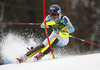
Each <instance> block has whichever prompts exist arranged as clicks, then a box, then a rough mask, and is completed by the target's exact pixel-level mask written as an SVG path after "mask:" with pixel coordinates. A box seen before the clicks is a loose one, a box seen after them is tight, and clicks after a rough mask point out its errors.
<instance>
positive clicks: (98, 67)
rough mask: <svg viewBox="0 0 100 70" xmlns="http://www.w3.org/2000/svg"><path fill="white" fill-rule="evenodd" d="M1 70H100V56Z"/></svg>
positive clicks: (77, 57)
mask: <svg viewBox="0 0 100 70" xmlns="http://www.w3.org/2000/svg"><path fill="white" fill-rule="evenodd" d="M0 70H100V54H91V55H80V56H73V57H69V58H68V57H63V58H57V59H52V60H51V59H49V60H43V61H42V60H41V61H38V62H26V63H20V64H8V65H2V66H0Z"/></svg>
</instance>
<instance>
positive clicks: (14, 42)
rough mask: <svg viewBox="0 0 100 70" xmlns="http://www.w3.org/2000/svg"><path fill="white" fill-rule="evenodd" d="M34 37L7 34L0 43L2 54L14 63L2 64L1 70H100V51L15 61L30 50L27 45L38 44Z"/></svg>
mask: <svg viewBox="0 0 100 70" xmlns="http://www.w3.org/2000/svg"><path fill="white" fill-rule="evenodd" d="M33 39H34V38H31V39H29V41H27V40H25V39H24V38H23V37H22V36H20V35H17V34H13V33H9V34H8V35H7V36H5V37H4V38H3V40H2V42H1V43H0V47H2V56H3V58H4V60H8V61H10V62H12V64H6V65H1V66H0V70H100V53H98V54H88V55H77V56H59V57H58V55H57V56H56V55H55V56H56V57H58V58H56V59H52V56H51V54H48V55H46V56H44V57H43V58H42V59H41V60H40V61H38V62H32V58H31V59H29V60H27V61H26V62H24V63H20V64H16V63H14V62H15V59H16V58H17V57H20V56H21V55H23V54H24V53H26V52H27V51H28V50H27V49H26V47H27V46H31V45H32V46H36V45H37V44H36V42H35V41H34V40H33Z"/></svg>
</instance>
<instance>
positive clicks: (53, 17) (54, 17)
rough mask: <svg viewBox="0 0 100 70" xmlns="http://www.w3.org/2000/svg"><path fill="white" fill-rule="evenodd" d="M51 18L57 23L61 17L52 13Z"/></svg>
mask: <svg viewBox="0 0 100 70" xmlns="http://www.w3.org/2000/svg"><path fill="white" fill-rule="evenodd" d="M50 16H51V18H52V19H53V20H54V21H56V20H57V19H58V18H59V15H58V14H57V13H50Z"/></svg>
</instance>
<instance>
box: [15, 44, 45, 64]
mask: <svg viewBox="0 0 100 70" xmlns="http://www.w3.org/2000/svg"><path fill="white" fill-rule="evenodd" d="M44 47H45V46H44V45H43V44H42V45H39V46H37V47H35V48H34V49H31V50H29V51H28V52H27V53H26V54H24V55H23V56H21V57H20V58H16V59H17V60H16V62H17V63H21V62H24V61H25V60H27V58H31V57H32V56H34V55H35V54H36V53H38V52H39V51H41V50H42V49H43V48H44Z"/></svg>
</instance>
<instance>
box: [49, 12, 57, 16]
mask: <svg viewBox="0 0 100 70" xmlns="http://www.w3.org/2000/svg"><path fill="white" fill-rule="evenodd" d="M50 16H58V14H57V13H50Z"/></svg>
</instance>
